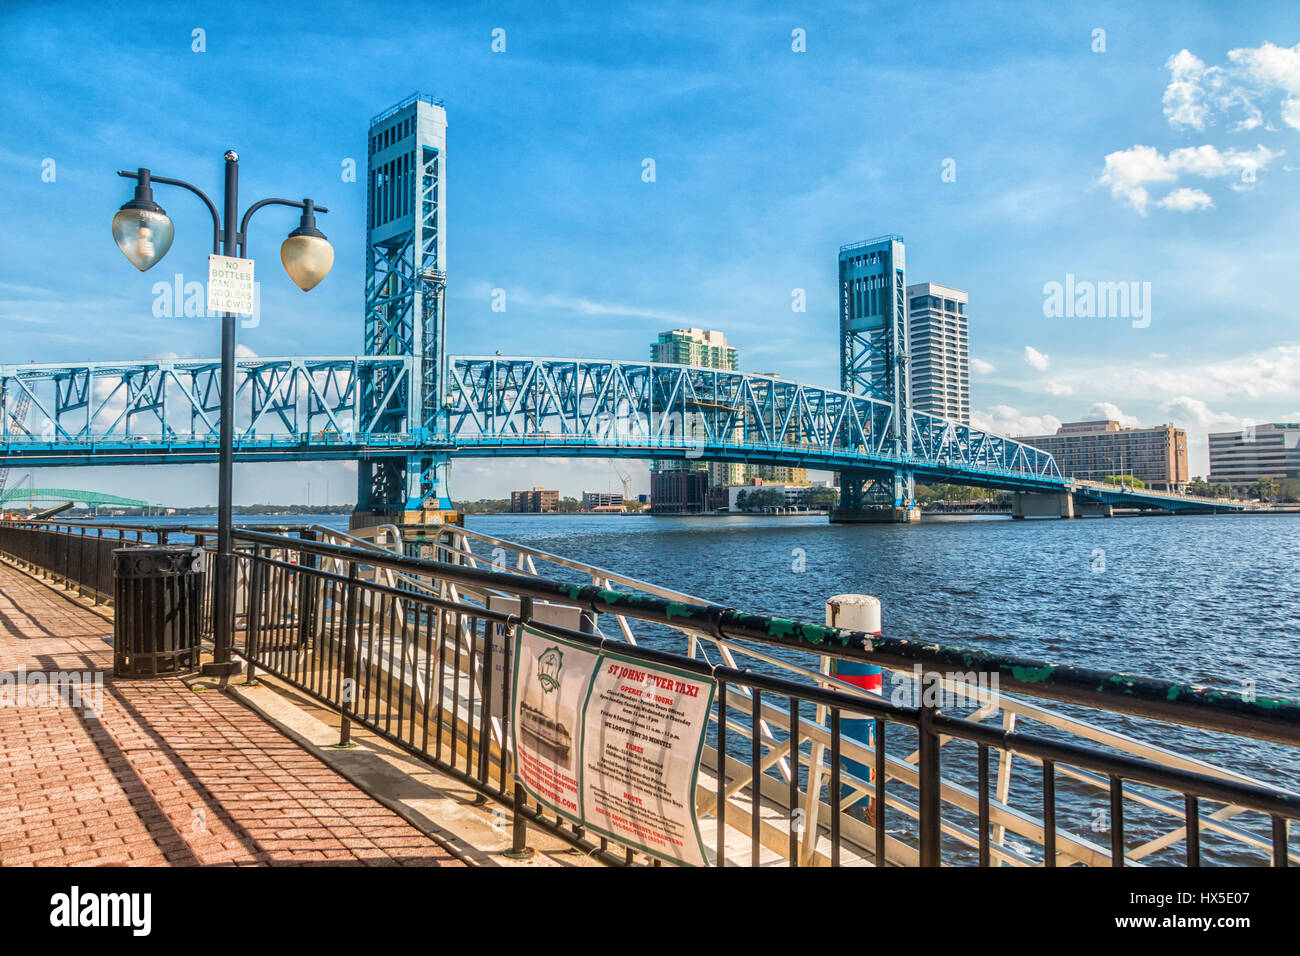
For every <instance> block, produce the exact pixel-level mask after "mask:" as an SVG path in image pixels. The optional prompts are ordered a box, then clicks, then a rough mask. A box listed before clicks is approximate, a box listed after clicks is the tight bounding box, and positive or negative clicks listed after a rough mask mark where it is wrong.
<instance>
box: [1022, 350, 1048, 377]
mask: <svg viewBox="0 0 1300 956" xmlns="http://www.w3.org/2000/svg"><path fill="white" fill-rule="evenodd" d="M1025 361H1026V362H1028V363H1029V364H1030V365H1031V366H1033V367H1034V368H1035V369H1037V370H1038V371H1040V372H1046V371H1047V366H1049V365H1051V364H1052V359H1051V356H1049V355H1044V354H1043V353H1042V352H1040V351H1038V349H1036V348H1034V347H1033V346H1032V345H1026V346H1025Z"/></svg>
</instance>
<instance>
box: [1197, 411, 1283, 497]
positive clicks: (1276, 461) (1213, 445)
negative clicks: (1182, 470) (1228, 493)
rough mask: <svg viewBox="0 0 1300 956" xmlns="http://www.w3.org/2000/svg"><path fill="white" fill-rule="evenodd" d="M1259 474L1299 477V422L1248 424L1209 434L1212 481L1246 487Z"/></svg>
mask: <svg viewBox="0 0 1300 956" xmlns="http://www.w3.org/2000/svg"><path fill="white" fill-rule="evenodd" d="M1260 478H1273V479H1276V480H1277V481H1279V482H1282V481H1285V480H1286V479H1288V478H1293V479H1297V478H1300V422H1273V423H1271V424H1265V425H1246V426H1244V427H1242V428H1241V429H1239V430H1238V431H1235V432H1214V433H1212V434H1211V435H1210V477H1209V482H1210V484H1212V485H1230V486H1232V487H1234V488H1244V487H1247V486H1249V485H1252V484H1254V483H1255V482H1256V481H1258V480H1259V479H1260Z"/></svg>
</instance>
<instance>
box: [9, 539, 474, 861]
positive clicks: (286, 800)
mask: <svg viewBox="0 0 1300 956" xmlns="http://www.w3.org/2000/svg"><path fill="white" fill-rule="evenodd" d="M111 634H112V627H111V625H110V624H109V623H108V622H106V621H105V620H104V619H103V618H102V617H100V616H99V615H97V614H94V613H92V612H90V611H87V610H83V609H82V608H80V607H77V606H75V605H74V604H72V603H71V602H69V601H68V600H66V599H65V598H64V597H62V596H61V595H59V594H56V593H54V592H52V591H50V590H49V589H48V588H46V587H45V586H44V585H42V584H40V583H37V582H35V581H33V580H32V579H31V578H29V577H27V576H26V575H25V574H22V573H21V572H19V571H16V570H14V569H13V568H10V567H8V566H7V565H3V564H0V680H2V679H3V678H4V676H5V674H6V672H7V673H8V674H9V675H13V674H16V673H17V672H19V671H20V670H25V671H26V672H27V673H29V674H31V673H33V672H36V671H42V672H45V673H46V674H50V673H53V672H58V671H64V672H82V673H84V672H92V673H97V674H99V675H102V678H103V686H102V692H100V693H98V694H97V695H96V694H95V693H94V692H93V684H92V685H91V687H90V688H88V690H87V693H86V694H85V697H86V698H88V699H86V700H84V701H83V703H86V704H90V705H92V707H91V708H88V707H82V706H66V705H65V706H57V707H49V706H12V705H9V702H10V701H12V699H13V697H14V696H15V695H14V694H13V692H12V689H11V688H3V687H0V691H3V690H9V691H10V692H9V693H8V694H6V695H4V697H5V698H8V699H7V700H6V699H3V698H0V702H3V703H5V704H6V706H0V865H3V866H22V865H37V866H71V865H92V866H100V865H129V866H168V865H171V866H196V865H210V864H238V865H270V866H277V865H278V866H292V865H304V864H305V865H354V866H356V865H372V866H392V865H415V866H430V865H436V866H461V865H463V864H462V863H461V862H460V861H459V860H457V859H455V858H454V857H452V856H451V855H450V854H449V853H447V851H446V850H444V849H443V848H442V847H441V846H440V845H439V844H437V843H435V842H434V841H433V840H431V839H429V838H428V837H427V836H426V835H424V834H423V833H421V832H420V831H419V830H417V829H415V828H414V827H412V826H411V825H410V824H408V823H406V822H405V821H404V820H403V819H402V818H401V817H399V816H398V815H397V814H395V813H393V812H392V811H391V810H389V809H388V808H387V807H385V806H383V805H382V804H380V803H378V802H377V801H376V800H374V799H372V798H371V797H370V796H368V795H367V794H366V793H364V792H363V791H361V790H359V789H358V788H357V787H355V786H353V785H352V784H351V783H349V782H348V781H347V780H346V779H345V778H344V777H342V776H340V775H339V774H337V773H336V772H334V771H333V770H331V769H330V768H329V767H328V766H326V765H325V764H324V763H322V762H321V761H320V760H318V759H317V758H316V757H315V756H313V755H312V754H310V753H308V752H307V751H305V750H303V749H302V748H301V747H299V746H298V745H297V744H296V743H294V742H293V741H291V740H290V739H289V738H287V737H285V736H284V735H283V734H282V733H280V731H278V730H277V729H276V728H275V727H273V726H272V725H271V724H268V723H267V722H266V721H264V720H263V719H262V718H261V717H259V716H257V715H256V714H255V713H254V712H253V711H251V710H249V709H248V708H246V707H244V706H243V705H242V704H240V703H239V702H238V701H236V700H233V699H232V698H230V697H229V696H227V695H226V694H224V693H222V692H220V691H218V690H206V691H195V690H191V689H190V688H189V687H187V686H186V685H185V684H184V683H183V682H182V681H180V680H167V679H162V680H120V681H118V680H114V679H113V677H112V666H113V662H112V648H111V647H110V646H109V644H108V643H107V642H106V640H105V638H107V637H109V636H111ZM92 680H93V678H92ZM96 696H98V698H100V699H101V700H102V708H101V716H95V715H94V713H93V712H90V713H88V710H91V709H93V704H94V703H95V700H94V698H95V697H96Z"/></svg>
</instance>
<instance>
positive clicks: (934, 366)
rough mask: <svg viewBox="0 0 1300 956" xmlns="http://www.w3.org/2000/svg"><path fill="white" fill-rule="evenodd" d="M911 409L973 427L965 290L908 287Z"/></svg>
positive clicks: (921, 285)
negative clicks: (971, 420)
mask: <svg viewBox="0 0 1300 956" xmlns="http://www.w3.org/2000/svg"><path fill="white" fill-rule="evenodd" d="M907 302H908V308H907V323H908V343H909V346H908V350H909V354H910V355H911V365H912V408H913V409H914V410H915V411H918V412H925V413H926V414H928V415H935V416H938V417H939V418H946V419H948V420H949V421H952V422H958V423H959V424H962V425H969V424H970V357H969V351H968V343H967V335H966V322H967V316H966V306H967V305H968V304H969V302H970V297H969V296H968V295H967V293H965V292H963V291H962V290H961V289H954V288H952V287H950V286H945V285H938V284H937V283H934V282H920V283H917V284H916V285H909V286H908V287H907Z"/></svg>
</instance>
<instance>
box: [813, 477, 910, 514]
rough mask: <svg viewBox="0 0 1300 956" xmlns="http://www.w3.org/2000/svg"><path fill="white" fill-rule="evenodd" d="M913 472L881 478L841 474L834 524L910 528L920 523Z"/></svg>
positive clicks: (834, 510) (832, 510) (834, 509)
mask: <svg viewBox="0 0 1300 956" xmlns="http://www.w3.org/2000/svg"><path fill="white" fill-rule="evenodd" d="M915 488H916V484H915V481H914V479H913V477H912V473H911V472H905V471H898V472H894V473H893V474H892V475H888V476H880V475H872V474H869V473H867V472H852V471H843V472H840V504H839V507H838V508H832V509H831V512H830V521H831V524H907V523H909V522H912V521H920V520H921V508H920V506H919V505H918V504H917V503H916V497H915Z"/></svg>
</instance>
